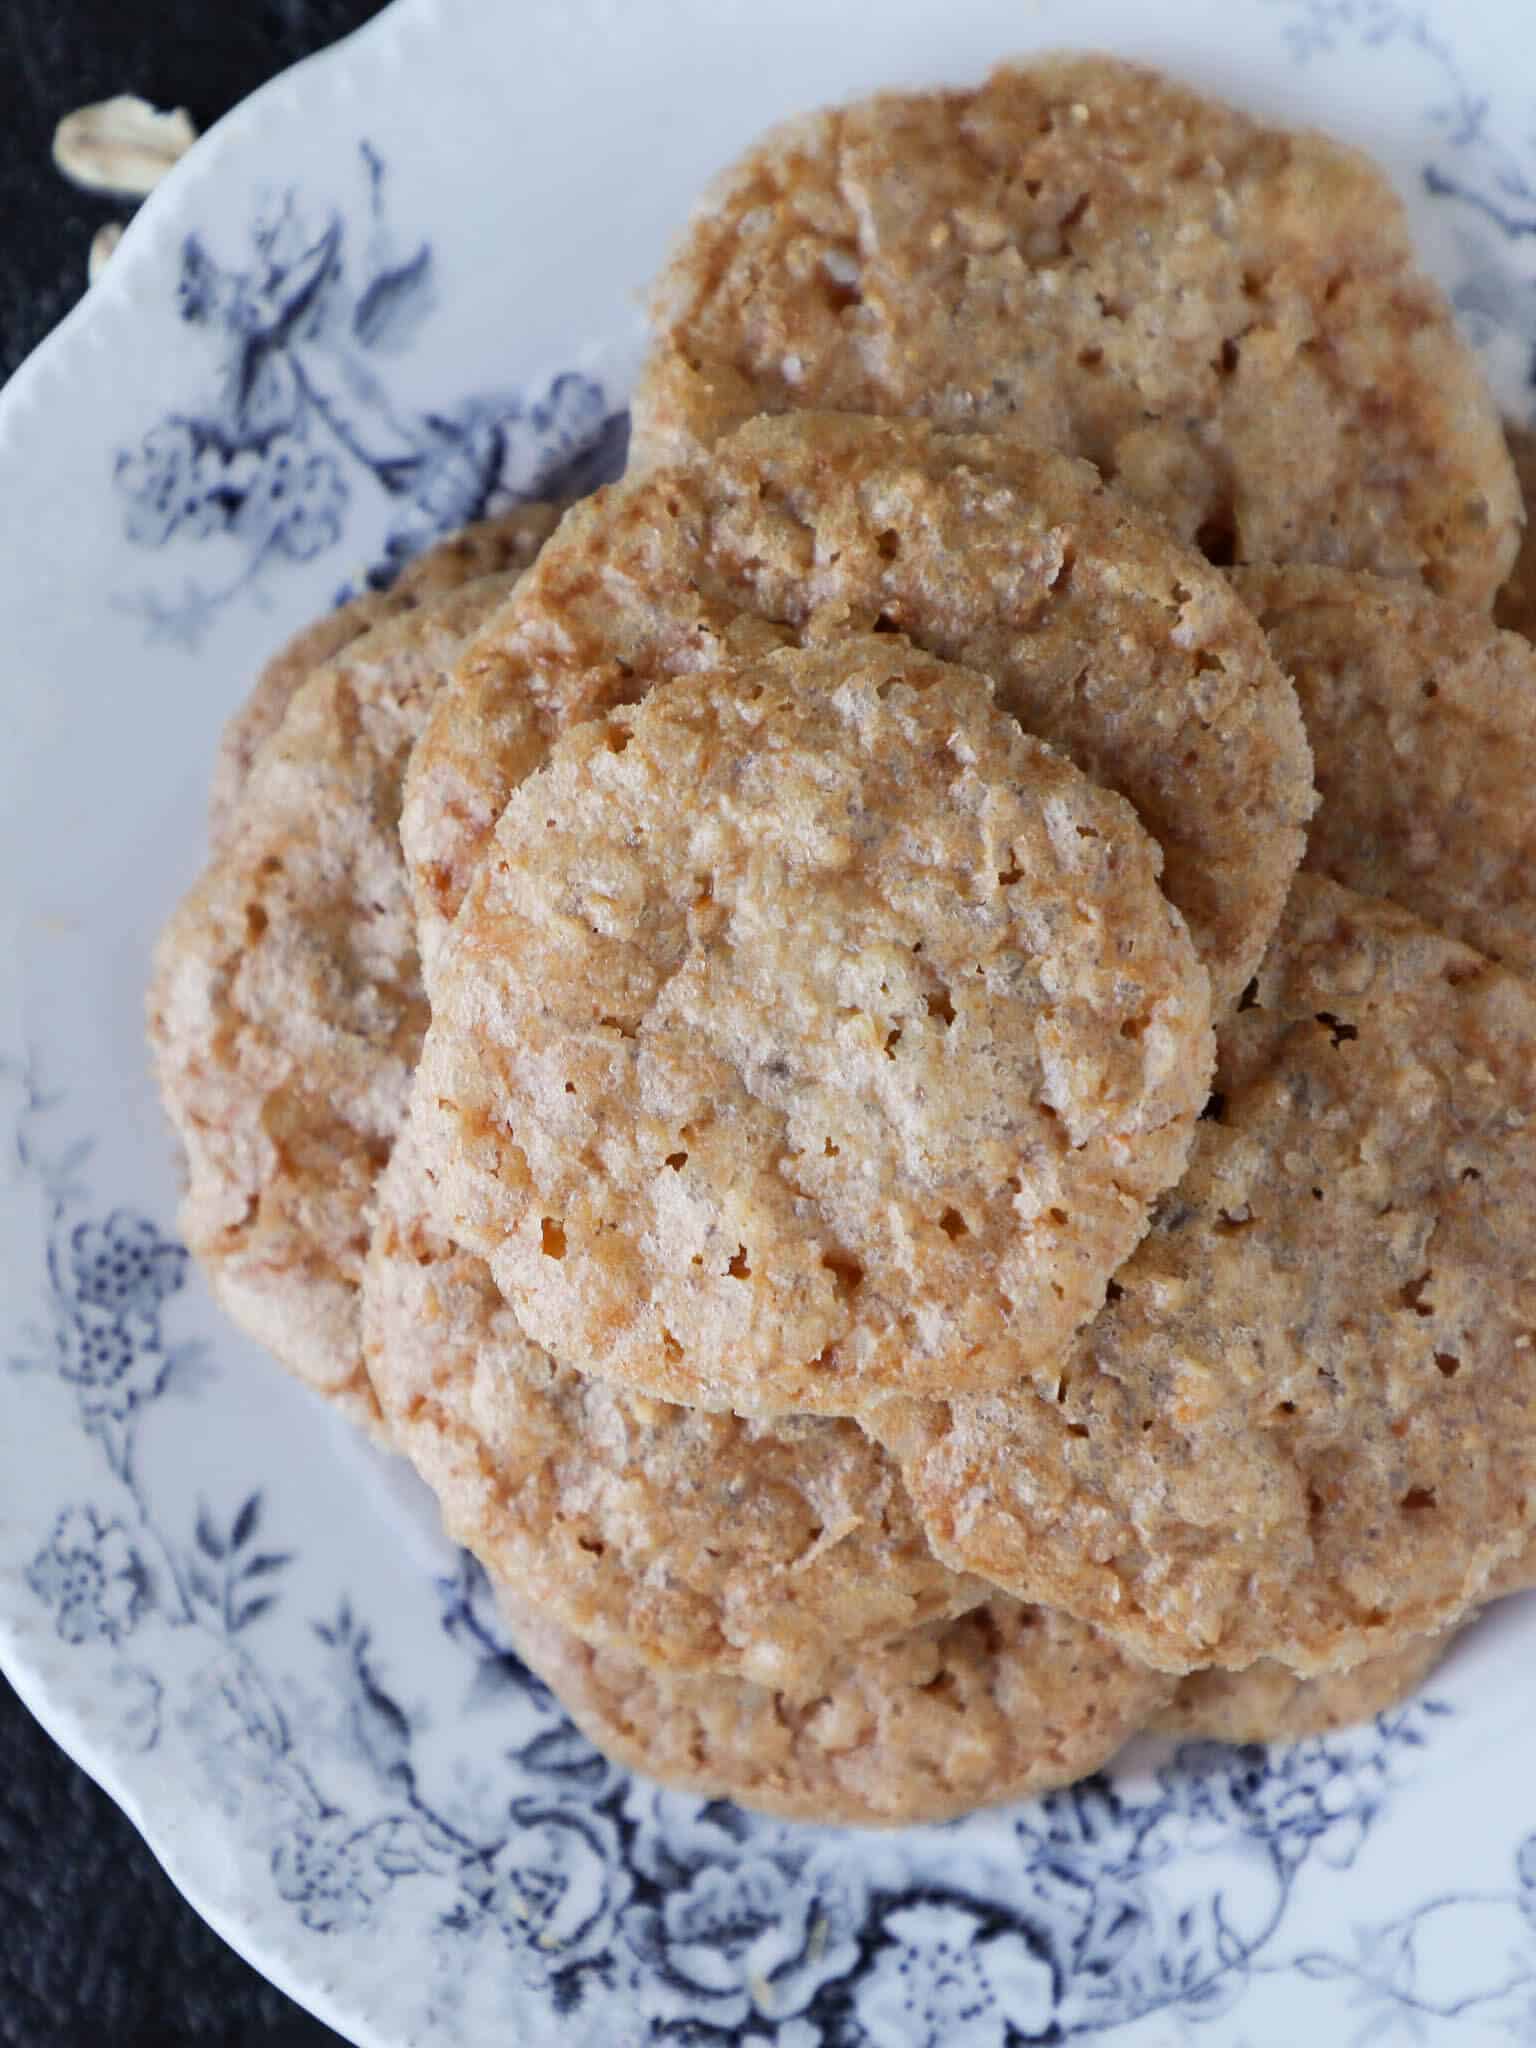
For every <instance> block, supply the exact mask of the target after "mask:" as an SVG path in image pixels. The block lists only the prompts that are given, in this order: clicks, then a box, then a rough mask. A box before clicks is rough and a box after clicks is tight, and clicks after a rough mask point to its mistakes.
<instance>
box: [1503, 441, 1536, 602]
mask: <svg viewBox="0 0 1536 2048" xmlns="http://www.w3.org/2000/svg"><path fill="white" fill-rule="evenodd" d="M1504 439H1505V441H1506V443H1507V444H1508V447H1509V453H1510V459H1511V460H1512V461H1513V463H1514V465H1515V477H1516V480H1517V482H1518V483H1519V486H1520V498H1521V502H1522V504H1523V505H1524V506H1525V511H1526V521H1525V527H1524V530H1523V532H1522V534H1521V536H1520V552H1519V553H1518V554H1517V555H1516V556H1515V561H1514V567H1513V568H1512V569H1511V570H1510V572H1509V577H1508V580H1507V581H1506V582H1505V584H1504V587H1503V589H1502V590H1501V591H1500V592H1499V594H1498V596H1497V598H1495V600H1494V606H1493V616H1494V621H1495V623H1496V624H1498V625H1500V626H1503V627H1504V629H1505V630H1506V631H1507V632H1510V633H1523V634H1524V636H1525V638H1526V639H1527V640H1536V528H1533V527H1532V525H1531V519H1530V512H1531V507H1532V506H1533V505H1536V431H1533V430H1532V429H1531V428H1530V427H1517V426H1516V425H1515V424H1514V423H1513V421H1506V423H1505V427H1504Z"/></svg>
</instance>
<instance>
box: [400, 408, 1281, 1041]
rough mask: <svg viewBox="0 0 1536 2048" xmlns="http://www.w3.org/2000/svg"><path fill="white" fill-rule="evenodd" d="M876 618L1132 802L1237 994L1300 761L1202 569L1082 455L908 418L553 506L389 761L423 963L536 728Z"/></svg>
mask: <svg viewBox="0 0 1536 2048" xmlns="http://www.w3.org/2000/svg"><path fill="white" fill-rule="evenodd" d="M877 626H878V627H881V628H894V629H895V630H896V631H898V632H900V633H902V634H904V635H905V636H906V637H907V638H908V639H909V640H910V641H912V642H913V643H914V644H915V645H916V646H918V647H921V648H923V649H925V650H926V651H928V652H930V653H932V654H936V655H938V656H941V657H942V658H944V659H946V660H950V661H956V662H964V663H967V664H969V665H970V666H972V667H975V668H978V669H980V670H981V671H982V672H983V673H984V674H986V675H988V676H990V677H991V679H992V681H993V682H994V684H995V685H996V689H997V701H998V703H999V704H1000V705H1001V706H1002V707H1003V708H1004V709H1005V710H1007V711H1010V712H1012V713H1013V714H1014V716H1015V717H1017V718H1018V719H1019V720H1020V722H1021V723H1022V724H1023V725H1024V727H1025V728H1026V730H1028V731H1031V732H1035V733H1038V734H1040V735H1041V736H1042V737H1044V738H1046V739H1048V740H1051V741H1052V742H1053V743H1055V744H1056V745H1058V746H1060V747H1062V748H1063V749H1064V750H1065V751H1066V752H1067V753H1069V754H1070V755H1071V757H1072V758H1073V760H1074V761H1075V762H1076V763H1077V765H1078V766H1079V767H1080V768H1082V769H1083V770H1084V771H1085V772H1086V773H1087V774H1089V775H1090V776H1091V777H1092V778H1093V779H1094V780H1095V781H1097V782H1101V783H1103V784H1104V785H1105V786H1106V787H1108V788H1111V789H1115V790H1118V791H1119V792H1120V793H1121V794H1122V795H1123V796H1125V797H1127V798H1129V800H1130V801H1131V803H1132V804H1133V805H1134V806H1135V808H1136V810H1137V812H1138V814H1139V816H1140V817H1141V820H1142V822H1143V824H1144V825H1145V826H1146V827H1147V829H1148V830H1149V831H1150V832H1151V833H1152V835H1153V837H1154V838H1156V839H1157V840H1158V841H1159V842H1160V844H1161V845H1162V848H1163V853H1164V871H1163V886H1164V888H1165V890H1166V892H1167V894H1168V896H1169V898H1170V899H1171V901H1172V902H1173V903H1174V904H1175V905H1176V906H1177V907H1178V908H1179V909H1180V910H1181V911H1182V912H1183V914H1184V916H1185V918H1186V920H1187V921H1188V924H1189V927H1190V931H1191V933H1192V935H1193V937H1194V940H1195V944H1196V946H1197V948H1198V949H1199V952H1200V955H1201V958H1202V960H1203V961H1204V962H1205V964H1206V965H1207V967H1208V968H1209V969H1210V972H1211V977H1212V984H1213V990H1214V995H1215V1000H1216V1004H1217V1007H1218V1009H1219V1008H1221V1007H1224V1006H1226V1005H1230V1004H1231V1003H1234V1002H1235V1001H1236V1000H1237V996H1238V994H1239V992H1240V991H1241V989H1242V987H1243V985H1244V983H1245V982H1246V981H1247V979H1248V977H1249V975H1251V974H1252V972H1253V970H1254V968H1255V967H1256V966H1257V964H1258V960H1259V957H1260V954H1261V953H1262V951H1263V948H1264V944H1265V942H1266V940H1267V938H1268V936H1269V933H1270V932H1271V931H1272V930H1273V927H1274V922H1275V919H1276V918H1277V917H1278V916H1279V913H1280V906H1281V904H1282V902H1283V900H1284V896H1285V890H1286V887H1287V885H1288V882H1289V877H1290V875H1291V873H1292V872H1293V870H1294V868H1295V865H1296V863H1297V861H1298V860H1299V859H1300V857H1301V849H1302V837H1303V828H1304V826H1305V822H1306V819H1307V817H1308V815H1309V814H1310V809H1311V802H1312V785H1311V761H1310V756H1309V755H1308V752H1307V747H1306V740H1305V736H1304V734H1303V732H1302V727H1301V720H1300V715H1299V713H1298V712H1297V709H1296V703H1295V696H1294V693H1293V692H1292V690H1291V688H1290V685H1289V684H1288V683H1287V682H1286V680H1285V678H1284V677H1283V676H1282V675H1281V673H1280V671H1279V669H1278V668H1277V667H1276V665H1275V664H1274V662H1273V661H1272V659H1271V658H1270V656H1269V653H1268V650H1267V648H1266V646H1265V644H1264V640H1263V636H1262V634H1260V633H1259V631H1258V628H1257V627H1256V625H1255V624H1254V622H1253V620H1252V617H1251V616H1250V614H1249V613H1248V612H1247V610H1246V609H1245V608H1244V607H1243V606H1242V605H1241V604H1240V603H1239V602H1238V601H1237V599H1236V598H1235V597H1234V595H1233V593H1232V592H1231V590H1230V589H1229V587H1228V586H1227V583H1226V579H1225V578H1224V577H1222V576H1220V575H1218V574H1217V573H1216V572H1213V571H1212V570H1211V569H1210V568H1209V567H1208V566H1207V565H1206V564H1205V563H1203V562H1202V561H1201V560H1200V559H1199V557H1198V556H1195V555H1193V554H1191V553H1190V552H1189V551H1188V550H1186V549H1184V548H1181V547H1179V546H1178V545H1177V544H1176V543H1174V542H1172V541H1170V540H1169V539H1168V538H1167V537H1166V536H1164V535H1163V534H1161V533H1159V532H1157V531H1155V530H1154V529H1153V528H1152V527H1151V526H1150V525H1148V524H1146V523H1145V522H1143V521H1141V520H1139V519H1137V518H1136V517H1135V516H1133V515H1132V514H1130V513H1128V512H1127V511H1126V510H1125V508H1124V507H1123V506H1122V505H1121V503H1120V502H1119V500H1118V499H1116V498H1115V497H1114V496H1112V495H1111V494H1110V493H1109V492H1107V491H1106V490H1105V489H1104V487H1103V485H1102V484H1101V483H1100V481H1099V479H1098V478H1097V477H1096V476H1095V475H1094V474H1093V472H1092V471H1091V470H1089V469H1088V468H1087V467H1086V466H1084V465H1082V464H1080V463H1074V462H1070V461H1068V460H1067V459H1066V458H1064V457H1061V456H1054V455H1049V454H1043V453H1040V452H1038V451H1035V450H1033V449H1030V448H1026V447H1024V446H1023V445H1022V444H1020V443H1017V442H1015V441H1012V440H1010V439H1009V438H1008V437H1005V436H1001V435H996V434H951V433H948V432H945V431H944V430H942V429H940V428H936V427H933V426H930V425H928V424H926V423H922V422H912V421H905V422H903V421H880V420H863V419H853V418H832V417H816V416H813V415H790V416H787V417H785V418H783V419H777V420H762V421H756V422H753V423H752V424H750V425H749V426H747V427H745V428H743V429H741V430H740V431H739V432H737V433H735V434H732V435H731V436H729V437H728V438H727V439H726V440H725V441H723V442H722V443H721V444H720V445H719V447H718V448H717V449H716V450H715V451H714V454H713V456H712V458H711V462H710V464H709V466H708V467H707V469H700V470H697V471H692V472H689V471H679V472H675V473H674V472H664V473H659V474H657V475H654V476H651V477H648V478H644V479H641V480H640V481H638V482H635V483H630V484H626V485H622V486H619V487H617V488H615V489H613V490H610V491H606V492H600V493H599V494H598V495H597V496H596V497H595V498H593V499H592V500H590V501H589V502H588V503H586V504H584V505H581V506H578V507H576V508H575V509H574V510H573V511H572V512H571V513H569V514H568V515H567V517H566V519H565V521H564V522H563V524H562V526H561V529H560V531H559V533H558V535H557V536H556V537H555V539H554V540H553V541H552V542H551V543H550V545H549V546H548V547H547V548H546V549H545V550H544V553H543V554H542V555H541V557H540V559H539V561H538V562H537V563H536V564H535V566H534V568H533V569H532V570H531V571H530V572H529V577H528V580H527V582H526V583H525V584H524V586H523V587H522V588H521V589H520V591H519V593H518V595H517V598H516V599H515V601H514V602H513V603H511V604H510V605H509V606H508V607H507V608H506V610H505V611H504V612H503V613H501V614H500V615H498V616H497V617H496V618H494V619H492V620H490V621H489V622H488V623H487V626H486V628H485V630H484V631H483V632H482V633H481V634H479V635H478V636H477V638H476V640H475V641H474V642H473V643H472V644H471V646H470V647H469V648H468V649H467V650H466V652H465V655H464V658H463V660H462V661H461V662H460V664H459V666H458V669H457V671H456V674H455V677H454V680H453V683H452V685H451V686H450V688H449V689H448V690H447V691H446V692H445V693H444V695H443V697H442V699H441V700H440V702H439V704H438V706H437V707H436V709H435V710H434V713H433V716H432V719H431V721H430V724H429V728H428V730H427V732H426V733H425V734H424V735H423V740H422V744H421V746H420V747H419V748H418V750H417V754H416V756H415V759H414V760H413V762H412V766H411V773H410V777H409V781H408V785H407V792H406V804H405V811H404V815H403V819H402V836H403V838H404V841H405V846H406V851H407V855H408V857H409V859H410V863H411V867H412V874H413V882H414V885H415V888H416V892H417V902H418V907H419V910H420V914H421V933H422V947H423V954H424V957H425V959H426V961H427V966H428V975H429V980H430V977H431V971H432V955H433V951H434V948H435V945H436V943H437V939H438V937H439V936H440V934H441V932H442V930H443V929H444V927H445V925H446V922H447V920H449V919H450V918H451V917H452V916H453V915H454V913H455V911H456V910H457V908H458V905H459V903H460V901H461V900H462V898H463V894H464V891H465V889H466V888H467V887H468V883H469V878H470V876H471V874H472V873H473V872H474V868H475V865H476V863H477V861H478V860H479V858H480V855H481V853H482V852H483V850H484V847H485V843H486V839H487V837H488V835H489V833H490V830H491V828H492V826H493V825H494V824H495V821H496V818H497V817H498V815H499V814H500V811H501V808H502V805H503V804H504V803H505V801H506V799H507V796H508V795H509V793H510V791H511V790H512V788H513V787H515V785H516V783H517V782H518V781H519V780H520V779H521V777H522V776H524V775H526V774H527V773H528V772H529V770H530V768H531V767H533V766H536V765H537V763H538V760H539V759H540V758H541V756H542V751H543V748H544V746H545V745H546V744H547V736H548V734H549V733H550V732H551V731H552V730H558V729H559V728H560V727H562V726H563V725H565V724H568V723H570V722H571V721H572V720H573V719H576V718H580V717H585V716H590V715H591V714H592V713H593V712H594V711H596V710H600V709H602V708H604V707H605V706H607V705H610V704H612V703H614V702H616V701H626V700H632V699H635V698H638V697H641V696H643V695H644V693H645V691H646V690H647V689H649V688H651V687H652V686H653V685H654V684H655V683H657V682H659V681H663V680H666V679H667V678H668V677H671V676H675V675H679V674H684V673H687V672H689V671H693V670H698V669H703V668H708V667H710V666H711V665H713V664H715V663H718V662H720V661H721V660H723V659H731V658H737V657H740V656H746V655H750V654H753V653H755V652H760V651H762V650H764V649H765V648H768V647H772V646H774V645H776V644H778V643H780V642H783V641H787V640H791V639H798V640H802V641H815V642H818V643H826V644H830V643H831V642H832V641H834V640H835V639H836V638H837V637H839V636H840V635H842V634H844V633H848V632H860V631H862V632H867V631H869V630H870V629H871V628H872V627H877Z"/></svg>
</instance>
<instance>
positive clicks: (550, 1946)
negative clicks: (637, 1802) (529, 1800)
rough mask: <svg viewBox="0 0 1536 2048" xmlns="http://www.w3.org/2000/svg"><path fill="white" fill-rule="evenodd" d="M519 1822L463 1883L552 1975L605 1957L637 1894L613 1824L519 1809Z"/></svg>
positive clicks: (550, 1810)
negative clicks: (620, 1917)
mask: <svg viewBox="0 0 1536 2048" xmlns="http://www.w3.org/2000/svg"><path fill="white" fill-rule="evenodd" d="M514 1819H515V1820H516V1822H517V1825H516V1826H515V1827H514V1828H513V1830H512V1831H511V1833H510V1834H509V1835H508V1836H507V1838H506V1839H505V1840H504V1841H503V1842H502V1843H501V1844H500V1845H499V1847H498V1848H497V1849H496V1850H495V1852H494V1854H493V1855H492V1856H491V1857H490V1859H489V1861H488V1863H487V1864H486V1865H485V1866H484V1867H483V1868H482V1869H473V1870H469V1871H466V1874H465V1877H464V1880H463V1881H464V1884H465V1888H466V1890H468V1891H469V1893H470V1895H471V1896H472V1897H473V1899H474V1900H475V1902H476V1904H477V1905H478V1906H479V1907H480V1909H481V1910H482V1912H484V1913H486V1914H487V1915H489V1917H490V1918H491V1919H492V1920H493V1921H495V1922H496V1923H497V1925H498V1926H499V1927H500V1928H501V1930H502V1933H503V1935H504V1936H505V1938H506V1940H507V1941H508V1943H509V1944H510V1946H511V1947H513V1948H514V1949H516V1950H519V1951H523V1950H526V1949H531V1950H533V1951H534V1952H535V1953H536V1954H537V1956H538V1958H539V1959H540V1960H541V1962H542V1964H543V1965H544V1967H545V1968H546V1969H548V1970H549V1971H556V1970H564V1969H569V1968H570V1967H571V1966H572V1965H573V1964H576V1963H580V1962H584V1961H587V1960H588V1959H590V1958H591V1957H593V1956H595V1955H598V1954H600V1953H602V1952H603V1951H604V1950H605V1949H607V1948H608V1947H609V1946H610V1945H611V1943H612V1940H613V1926H614V1920H615V1916H616V1915H617V1914H618V1912H619V1911H620V1909H621V1908H622V1907H623V1906H624V1904H625V1902H626V1901H627V1900H628V1898H629V1896H630V1894H631V1892H632V1891H633V1889H634V1882H633V1879H632V1878H631V1877H630V1875H629V1873H628V1871H627V1870H626V1869H625V1867H624V1860H623V1858H622V1856H621V1855H620V1854H619V1853H618V1838H617V1836H616V1834H615V1833H614V1831H613V1827H612V1824H611V1822H608V1821H606V1820H605V1819H603V1818H602V1817H601V1816H599V1815H596V1814H591V1813H583V1812H571V1811H567V1810H564V1809H562V1808H559V1807H553V1806H550V1807H521V1808H518V1809H517V1810H516V1811H515V1813H514Z"/></svg>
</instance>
